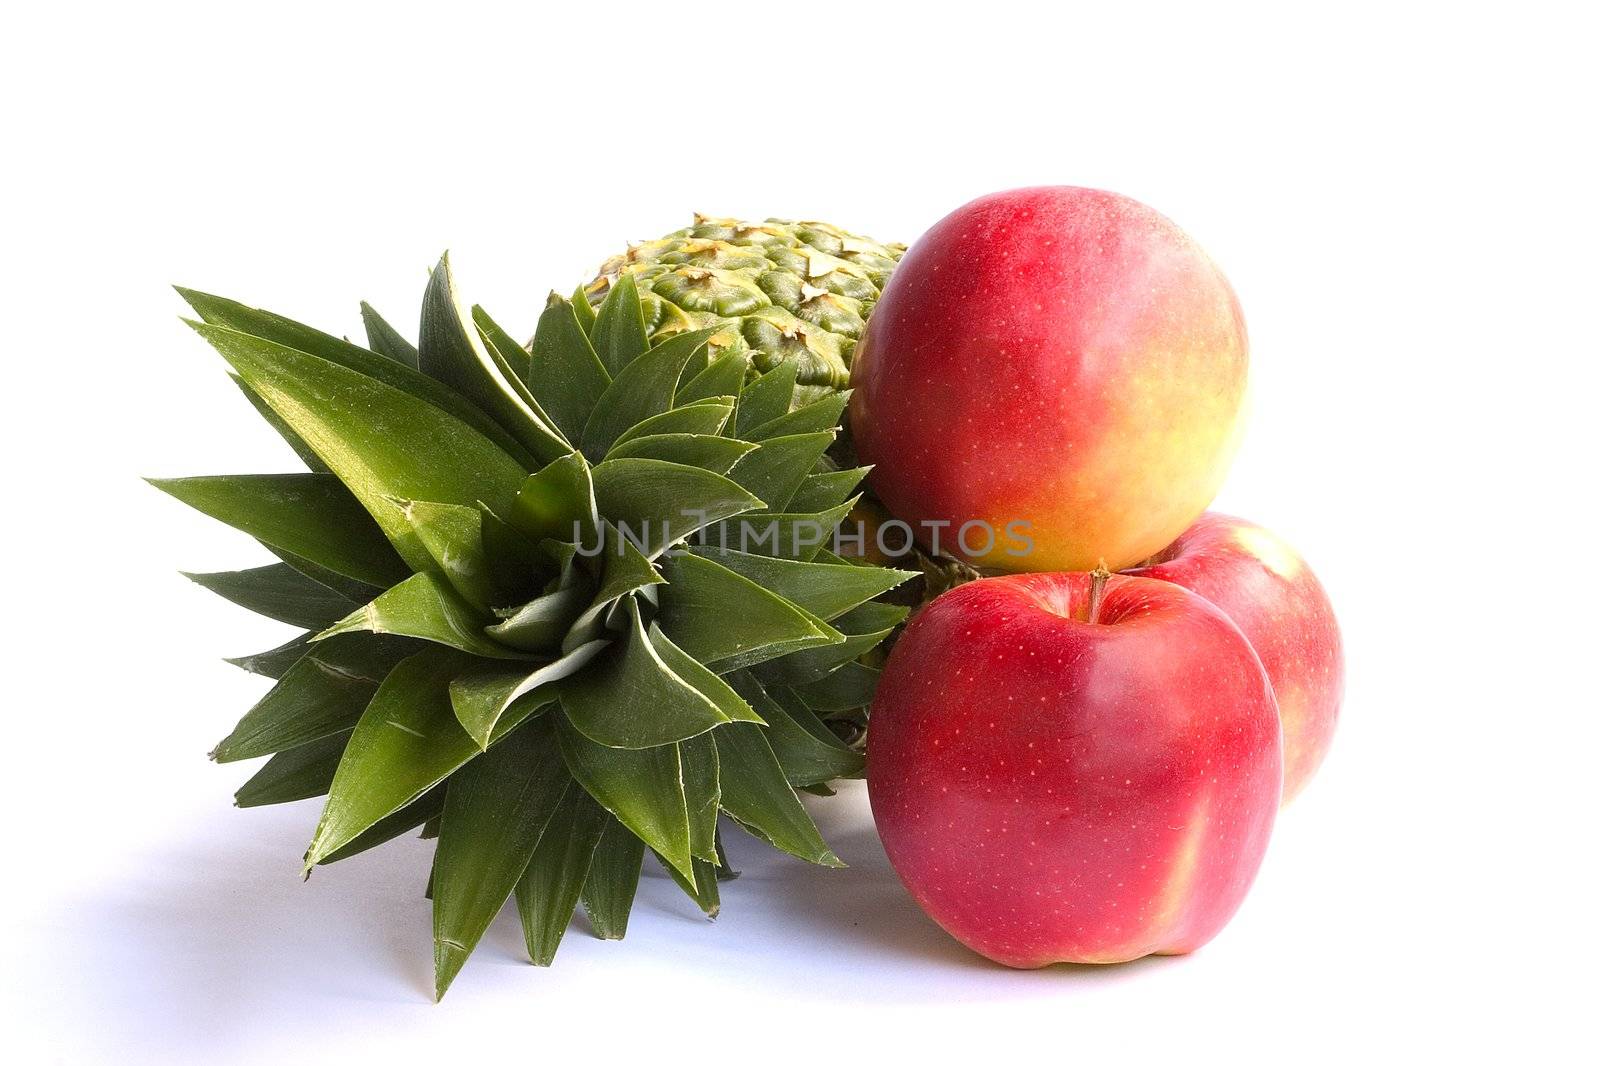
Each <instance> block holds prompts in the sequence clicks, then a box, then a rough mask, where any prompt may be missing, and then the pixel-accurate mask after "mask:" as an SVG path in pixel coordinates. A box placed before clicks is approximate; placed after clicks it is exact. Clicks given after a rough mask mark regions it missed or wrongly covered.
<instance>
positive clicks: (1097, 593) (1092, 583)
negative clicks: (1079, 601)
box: [1084, 560, 1111, 625]
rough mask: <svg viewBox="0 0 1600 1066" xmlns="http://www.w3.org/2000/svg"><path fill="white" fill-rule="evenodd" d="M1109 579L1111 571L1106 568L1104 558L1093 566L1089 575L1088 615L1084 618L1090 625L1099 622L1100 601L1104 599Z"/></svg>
mask: <svg viewBox="0 0 1600 1066" xmlns="http://www.w3.org/2000/svg"><path fill="white" fill-rule="evenodd" d="M1109 580H1111V571H1110V570H1107V569H1106V564H1105V561H1104V560H1101V562H1100V565H1099V566H1097V567H1095V569H1094V571H1093V572H1092V573H1090V575H1089V616H1088V617H1087V618H1085V619H1084V621H1086V622H1088V623H1089V624H1090V625H1098V624H1099V623H1100V603H1101V601H1102V600H1104V599H1105V595H1106V582H1107V581H1109Z"/></svg>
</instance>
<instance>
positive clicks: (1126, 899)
mask: <svg viewBox="0 0 1600 1066" xmlns="http://www.w3.org/2000/svg"><path fill="white" fill-rule="evenodd" d="M1093 599H1094V596H1093V592H1092V581H1091V575H1089V574H1027V575H1016V576H1009V577H1000V578H990V579H985V580H979V581H974V582H971V583H968V584H965V585H962V586H960V587H958V588H956V589H953V590H952V591H950V592H947V593H945V594H944V595H942V596H940V597H939V598H938V599H936V600H934V601H933V602H932V603H930V604H929V605H928V606H927V607H925V608H924V609H923V610H921V611H920V612H918V614H917V615H916V617H915V618H914V619H913V620H912V622H911V624H910V625H909V626H908V627H907V628H906V630H905V632H904V634H903V635H902V636H901V638H900V640H899V642H898V643H897V644H896V645H895V647H894V651H893V652H892V653H891V655H890V657H889V662H888V664H887V665H886V667H885V669H884V672H883V677H882V679H881V681H880V682H879V685H878V694H877V699H876V701H875V702H874V703H873V706H872V718H871V726H870V732H869V736H868V740H869V748H868V751H869V754H868V762H867V783H868V789H869V792H870V794H871V798H872V812H873V816H874V818H875V819H876V820H877V824H878V832H879V834H880V835H881V836H882V838H883V844H884V847H885V848H886V849H887V851H888V854H889V859H890V861H891V862H892V863H893V864H894V868H895V870H896V871H897V872H898V873H899V874H900V878H901V880H903V881H904V882H905V884H906V887H907V888H909V889H910V890H911V894H912V895H913V896H914V897H915V898H916V900H917V902H918V903H920V904H921V905H922V907H923V909H924V910H926V911H927V912H928V914H929V915H931V916H932V917H933V919H934V921H936V922H938V923H939V924H940V925H942V926H944V928H945V929H946V930H948V931H949V932H950V933H951V934H952V935H954V936H955V937H956V939H958V940H960V941H961V942H962V943H964V944H966V945H967V946H969V947H971V948H972V949H974V950H975V951H978V952H980V953H982V954H984V955H987V956H988V957H989V958H991V959H994V960H996V961H997V962H1002V963H1005V964H1006V965H1008V966H1018V967H1036V966H1044V965H1047V964H1049V963H1054V962H1122V961H1125V960H1128V959H1136V958H1139V957H1140V956H1143V955H1149V954H1152V953H1155V954H1163V955H1175V954H1181V953H1183V952H1188V951H1193V950H1194V949H1195V948H1198V947H1199V946H1200V945H1202V944H1204V943H1205V942H1206V941H1208V940H1210V939H1211V938H1212V937H1213V936H1215V935H1216V934H1217V932H1218V930H1220V929H1221V928H1222V927H1223V925H1224V924H1225V923H1226V922H1227V921H1228V919H1229V918H1230V917H1231V916H1232V915H1233V913H1234V911H1235V910H1236V909H1237V908H1238V906H1239V904H1240V902H1241V901H1242V900H1243V899H1244V895H1245V892H1246V890H1247V889H1248V888H1249V887H1250V882H1251V881H1252V879H1254V877H1255V874H1256V869H1257V867H1258V866H1259V865H1260V863H1261V856H1262V853H1263V852H1264V851H1265V849H1266V846H1267V838H1268V836H1269V835H1270V833H1271V831H1272V822H1273V818H1274V816H1275V814H1276V813H1277V810H1278V793H1279V789H1280V787H1281V786H1282V783H1283V764H1282V760H1281V754H1280V740H1279V734H1278V712H1277V708H1276V706H1274V703H1273V698H1272V689H1271V686H1270V685H1269V684H1268V682H1267V677H1266V674H1265V673H1264V672H1263V671H1262V669H1261V662H1260V660H1259V659H1257V658H1256V654H1255V652H1253V651H1252V650H1251V649H1250V645H1249V643H1248V642H1246V640H1245V639H1244V636H1243V634H1241V633H1240V632H1239V630H1238V627H1236V626H1235V625H1234V624H1233V623H1232V622H1230V621H1228V619H1227V618H1226V617H1224V616H1223V614H1222V612H1221V611H1219V610H1217V608H1216V607H1214V606H1212V605H1211V604H1210V603H1207V602H1206V601H1205V600H1203V599H1201V598H1200V597H1199V596H1197V595H1195V594H1194V593H1192V592H1189V591H1187V590H1186V589H1183V588H1181V587H1179V586H1177V585H1173V584H1170V583H1167V582H1162V581H1152V580H1149V579H1148V578H1136V577H1121V576H1113V577H1111V578H1110V580H1109V581H1108V582H1106V584H1105V586H1104V590H1103V596H1102V597H1101V599H1100V602H1099V604H1098V607H1097V608H1096V606H1095V605H1094V604H1093V602H1092V601H1093Z"/></svg>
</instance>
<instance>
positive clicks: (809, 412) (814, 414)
mask: <svg viewBox="0 0 1600 1066" xmlns="http://www.w3.org/2000/svg"><path fill="white" fill-rule="evenodd" d="M791 362H792V360H791ZM768 376H769V377H770V376H771V375H768ZM763 380H765V379H763ZM849 403H850V392H849V390H846V391H844V392H836V393H833V394H832V395H829V396H824V397H823V398H822V399H820V400H818V401H816V402H815V403H810V404H807V405H806V406H804V407H802V408H800V409H799V410H796V411H790V412H789V413H788V414H786V415H782V416H780V417H778V418H774V419H773V420H772V421H770V422H763V423H762V424H761V425H759V426H757V427H756V428H754V429H752V430H749V431H747V432H742V433H740V436H742V437H744V438H745V439H746V440H753V441H763V440H770V439H772V438H773V437H789V436H794V435H797V434H801V433H822V432H827V431H830V430H832V429H834V428H835V427H836V426H838V425H839V419H840V418H841V417H842V416H843V415H844V409H845V407H847V406H848V405H849Z"/></svg>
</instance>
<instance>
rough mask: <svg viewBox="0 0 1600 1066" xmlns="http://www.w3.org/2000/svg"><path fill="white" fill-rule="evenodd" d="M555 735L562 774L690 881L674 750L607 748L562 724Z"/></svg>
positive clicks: (684, 810)
mask: <svg viewBox="0 0 1600 1066" xmlns="http://www.w3.org/2000/svg"><path fill="white" fill-rule="evenodd" d="M722 728H724V729H727V728H731V727H729V726H723V727H722ZM749 728H751V729H758V728H760V727H759V726H750V727H749ZM558 735H559V736H560V737H561V754H562V756H563V757H565V758H566V760H567V769H569V770H571V771H572V776H573V777H574V778H576V779H577V781H578V783H579V784H581V785H582V786H583V787H584V789H585V790H586V791H587V792H588V793H589V795H591V796H593V797H594V798H595V800H596V802H598V803H599V804H600V805H601V806H602V807H604V808H605V809H606V810H608V811H610V812H611V813H612V814H613V815H615V816H616V818H617V819H618V821H620V822H622V824H623V825H625V826H627V827H628V828H629V829H630V830H632V831H633V833H634V834H635V835H636V836H638V837H639V838H640V839H641V840H643V841H644V842H645V843H646V844H648V845H649V846H650V847H652V848H654V849H655V850H657V851H659V852H660V853H661V854H662V855H664V856H666V857H667V859H668V861H670V862H671V863H672V864H673V865H674V866H676V867H677V868H678V869H679V871H681V872H682V873H683V874H684V875H685V876H688V877H692V876H694V875H693V872H692V871H693V866H692V864H691V862H690V858H691V852H690V842H689V811H688V806H687V803H686V801H685V799H684V795H683V767H682V764H681V763H680V762H679V758H678V746H677V745H676V744H663V745H661V746H659V747H654V748H638V749H628V748H609V747H606V746H605V745H602V744H596V743H595V742H594V741H592V740H590V739H589V738H588V737H585V736H584V735H583V734H582V733H580V732H578V731H577V729H575V728H573V726H571V725H570V724H568V723H566V722H562V723H560V725H559V728H558Z"/></svg>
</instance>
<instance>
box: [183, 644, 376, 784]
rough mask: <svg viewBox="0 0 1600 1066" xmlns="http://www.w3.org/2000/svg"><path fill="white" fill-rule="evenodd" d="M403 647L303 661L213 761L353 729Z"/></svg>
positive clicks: (330, 650) (337, 648)
mask: <svg viewBox="0 0 1600 1066" xmlns="http://www.w3.org/2000/svg"><path fill="white" fill-rule="evenodd" d="M404 651H405V649H404V646H400V647H398V648H397V647H396V646H395V645H393V644H372V643H365V642H361V643H346V644H331V645H328V646H325V647H319V648H315V649H313V650H312V651H310V652H308V653H307V654H306V655H304V656H302V657H301V658H300V659H299V660H298V661H297V662H296V663H295V664H294V665H293V666H291V667H289V669H288V671H287V672H286V673H285V674H284V675H283V677H282V678H280V679H279V681H278V683H277V684H276V685H274V686H273V687H272V690H271V691H269V692H268V693H267V694H266V695H265V696H263V697H262V698H261V700H260V702H258V703H257V704H256V705H255V706H254V707H252V708H250V710H249V711H248V712H247V713H246V714H245V716H244V717H243V718H241V719H240V720H239V724H238V725H236V726H234V728H233V732H231V733H229V734H228V736H227V737H226V738H225V739H224V740H223V741H222V742H221V743H220V744H218V745H217V747H216V750H214V751H213V752H212V753H211V757H212V758H213V759H215V760H216V761H217V762H237V761H239V760H241V759H256V758H260V757H261V756H263V755H271V754H272V753H273V752H278V751H283V750H285V749H287V748H293V747H298V746H299V745H301V744H307V743H310V742H311V741H313V740H317V739H320V738H322V737H325V736H328V735H329V734H332V733H339V732H343V731H345V730H347V729H350V728H351V727H353V726H354V725H355V724H356V721H357V719H359V718H360V717H361V713H362V711H364V710H365V709H366V707H367V704H368V702H369V701H370V700H371V699H372V696H373V694H374V693H375V692H377V691H378V684H379V682H380V681H382V680H383V679H384V678H385V677H386V676H388V673H389V670H390V669H391V668H392V667H393V666H394V665H395V663H397V662H398V661H399V660H400V658H401V657H402V656H403V655H404Z"/></svg>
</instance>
